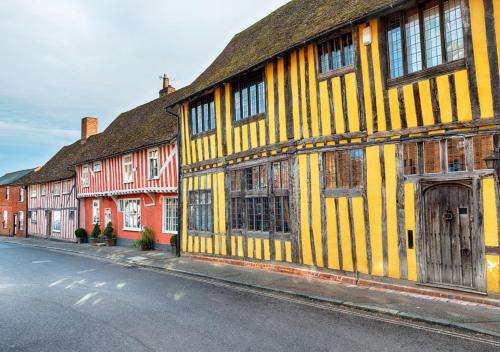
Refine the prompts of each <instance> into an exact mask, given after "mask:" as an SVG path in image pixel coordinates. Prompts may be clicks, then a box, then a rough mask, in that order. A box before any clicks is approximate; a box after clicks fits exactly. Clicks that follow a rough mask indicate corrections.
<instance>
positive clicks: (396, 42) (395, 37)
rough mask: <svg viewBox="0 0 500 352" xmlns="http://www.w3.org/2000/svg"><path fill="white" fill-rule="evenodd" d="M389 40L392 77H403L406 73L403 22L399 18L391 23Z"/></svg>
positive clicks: (388, 34)
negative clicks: (402, 39) (404, 66)
mask: <svg viewBox="0 0 500 352" xmlns="http://www.w3.org/2000/svg"><path fill="white" fill-rule="evenodd" d="M387 42H388V43H389V68H390V73H391V78H397V77H401V76H403V74H404V70H403V49H402V43H401V23H400V19H399V18H395V19H393V20H391V22H390V23H389V27H388V31H387Z"/></svg>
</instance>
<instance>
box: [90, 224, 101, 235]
mask: <svg viewBox="0 0 500 352" xmlns="http://www.w3.org/2000/svg"><path fill="white" fill-rule="evenodd" d="M100 234H101V227H100V226H99V224H95V225H94V229H93V230H92V232H91V233H90V237H92V238H97V237H99V235H100Z"/></svg>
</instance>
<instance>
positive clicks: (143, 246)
mask: <svg viewBox="0 0 500 352" xmlns="http://www.w3.org/2000/svg"><path fill="white" fill-rule="evenodd" d="M152 249H153V246H152V245H150V244H145V243H143V244H141V251H150V250H152Z"/></svg>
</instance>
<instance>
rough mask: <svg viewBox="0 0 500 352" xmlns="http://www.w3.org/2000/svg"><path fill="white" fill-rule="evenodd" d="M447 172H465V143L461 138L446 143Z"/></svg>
mask: <svg viewBox="0 0 500 352" xmlns="http://www.w3.org/2000/svg"><path fill="white" fill-rule="evenodd" d="M447 145H448V172H456V171H465V170H466V166H465V142H464V140H463V138H453V139H449V140H448V141H447Z"/></svg>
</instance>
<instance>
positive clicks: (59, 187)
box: [51, 182, 62, 197]
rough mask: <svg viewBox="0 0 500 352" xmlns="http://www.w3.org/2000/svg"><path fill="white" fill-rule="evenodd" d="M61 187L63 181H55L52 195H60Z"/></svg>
mask: <svg viewBox="0 0 500 352" xmlns="http://www.w3.org/2000/svg"><path fill="white" fill-rule="evenodd" d="M61 188H62V185H61V182H54V183H53V184H52V187H51V190H52V195H53V196H54V197H59V196H60V195H61ZM56 191H57V192H56Z"/></svg>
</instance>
